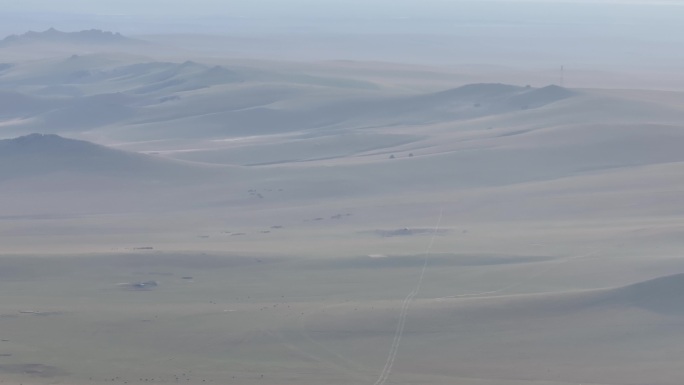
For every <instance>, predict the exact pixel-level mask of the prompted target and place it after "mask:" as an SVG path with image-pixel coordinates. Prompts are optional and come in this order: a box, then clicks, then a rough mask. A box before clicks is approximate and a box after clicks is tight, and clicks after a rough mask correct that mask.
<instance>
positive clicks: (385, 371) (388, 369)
mask: <svg viewBox="0 0 684 385" xmlns="http://www.w3.org/2000/svg"><path fill="white" fill-rule="evenodd" d="M443 213H444V211H443V210H440V212H439V219H438V220H437V225H435V228H434V231H433V232H432V237H431V238H430V243H429V244H428V246H427V248H426V249H425V253H424V256H423V268H422V269H421V271H420V277H419V278H418V282H417V283H416V286H415V288H414V289H413V290H412V291H411V292H410V293H409V294H408V295H407V296H406V298H404V302H402V305H401V312H400V313H399V321H398V322H397V329H396V330H395V332H394V340H393V341H392V347H390V351H389V354H388V355H387V361H386V362H385V366H384V367H383V368H382V372H381V373H380V376H379V377H378V380H377V381H375V383H374V385H384V384H385V382H387V379H388V378H389V376H390V374H391V373H392V367H393V366H394V360H395V359H396V358H397V352H398V351H399V344H400V343H401V337H402V336H403V335H404V325H405V324H406V316H407V315H408V311H409V307H411V302H412V301H413V298H415V297H416V295H418V293H419V292H420V287H421V286H422V285H423V278H424V277H425V270H426V269H427V265H428V257H429V256H430V251H431V250H432V245H433V244H434V243H435V238H436V237H437V233H438V232H439V226H440V225H441V224H442V216H443Z"/></svg>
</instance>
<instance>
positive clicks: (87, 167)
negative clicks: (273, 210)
mask: <svg viewBox="0 0 684 385" xmlns="http://www.w3.org/2000/svg"><path fill="white" fill-rule="evenodd" d="M52 174H69V175H82V176H89V175H90V176H97V177H116V178H127V179H130V178H132V179H148V178H154V179H155V180H171V181H179V182H182V181H189V180H197V178H200V179H201V178H202V177H203V176H208V175H211V168H207V167H203V166H201V165H196V164H192V163H187V162H182V161H174V160H168V159H164V158H158V157H155V156H151V155H145V154H139V153H133V152H127V151H121V150H116V149H112V148H109V147H105V146H101V145H97V144H94V143H91V142H87V141H83V140H75V139H67V138H64V137H61V136H58V135H44V134H31V135H26V136H21V137H18V138H14V139H5V140H0V181H2V180H8V179H15V178H26V177H28V178H31V177H40V176H45V175H52Z"/></svg>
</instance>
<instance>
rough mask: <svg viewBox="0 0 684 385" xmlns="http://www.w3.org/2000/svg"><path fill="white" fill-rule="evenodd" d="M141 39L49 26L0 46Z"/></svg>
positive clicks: (116, 33) (29, 32)
mask: <svg viewBox="0 0 684 385" xmlns="http://www.w3.org/2000/svg"><path fill="white" fill-rule="evenodd" d="M140 43H142V41H141V40H138V39H131V38H128V37H124V36H122V35H121V34H120V33H118V32H109V31H101V30H99V29H90V30H85V31H79V32H62V31H58V30H56V29H54V28H49V29H47V30H45V31H43V32H35V31H28V32H26V33H23V34H21V35H10V36H7V37H5V38H4V39H2V40H0V48H2V47H7V46H11V45H27V44H140Z"/></svg>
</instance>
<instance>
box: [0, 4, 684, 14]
mask: <svg viewBox="0 0 684 385" xmlns="http://www.w3.org/2000/svg"><path fill="white" fill-rule="evenodd" d="M492 3H499V4H501V3H508V4H515V5H516V7H518V8H527V9H529V11H531V12H534V10H535V9H547V7H549V6H558V5H560V6H563V4H565V7H566V8H567V5H572V4H578V3H586V4H591V5H593V6H597V7H600V6H601V5H602V4H603V5H612V6H613V7H616V6H618V7H619V6H624V5H626V4H631V5H634V4H636V5H638V6H639V8H643V6H644V5H647V6H648V7H652V8H663V6H664V5H665V6H666V7H668V6H672V5H678V6H681V5H683V4H684V1H683V0H670V1H666V0H665V1H662V0H652V1H629V0H584V1H582V0H573V1H561V0H477V1H474V0H229V1H226V0H193V1H186V0H137V1H136V0H97V1H93V0H60V1H54V0H3V5H2V8H3V9H4V10H5V11H34V12H41V11H42V12H65V13H96V14H128V15H148V16H154V15H157V16H159V15H175V16H180V15H189V16H200V15H224V16H229V15H234V16H250V17H256V16H258V15H283V16H285V15H287V16H297V15H317V16H321V17H325V16H333V15H336V14H337V15H339V13H340V12H342V15H346V16H351V15H364V14H370V15H375V16H380V15H387V16H392V15H400V14H404V15H405V16H410V14H419V15H434V16H438V15H440V13H441V12H447V16H448V14H449V13H451V12H459V11H467V10H468V9H471V8H475V9H478V8H482V7H488V8H489V9H490V10H491V11H492V12H496V10H497V7H496V6H492ZM442 16H445V15H442ZM571 16H574V15H571Z"/></svg>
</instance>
